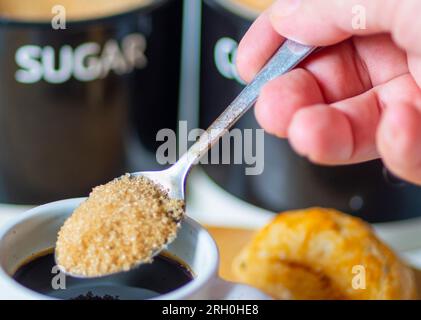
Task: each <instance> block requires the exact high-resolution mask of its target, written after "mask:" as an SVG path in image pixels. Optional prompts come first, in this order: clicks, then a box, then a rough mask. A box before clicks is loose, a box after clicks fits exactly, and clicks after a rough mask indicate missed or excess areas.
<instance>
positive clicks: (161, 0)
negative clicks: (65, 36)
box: [0, 0, 171, 31]
mask: <svg viewBox="0 0 421 320" xmlns="http://www.w3.org/2000/svg"><path fill="white" fill-rule="evenodd" d="M169 1H171V0H153V2H152V3H149V4H146V5H139V6H134V7H133V8H131V9H126V10H123V11H121V12H117V13H115V14H110V15H104V16H100V17H96V18H95V17H92V18H83V19H80V20H72V19H69V20H67V22H66V24H67V25H68V26H75V27H76V26H85V25H90V24H95V23H102V22H108V21H111V20H114V19H118V18H123V17H126V16H127V15H131V14H141V13H147V12H149V11H151V10H153V9H155V8H157V7H160V6H161V5H163V4H165V3H167V2H169ZM5 26H13V27H38V28H51V21H50V19H47V20H30V19H14V18H7V17H2V16H1V15H0V27H5ZM68 29H69V28H68ZM62 31H66V30H62Z"/></svg>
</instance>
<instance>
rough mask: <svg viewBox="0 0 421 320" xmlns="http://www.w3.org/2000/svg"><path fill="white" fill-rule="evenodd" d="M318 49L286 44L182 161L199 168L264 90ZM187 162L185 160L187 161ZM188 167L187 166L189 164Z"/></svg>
mask: <svg viewBox="0 0 421 320" xmlns="http://www.w3.org/2000/svg"><path fill="white" fill-rule="evenodd" d="M315 49H316V47H312V46H306V45H302V44H299V43H296V42H294V41H292V40H286V41H285V42H284V43H283V45H282V46H281V47H280V48H279V49H278V51H277V52H276V53H275V54H274V55H273V57H272V58H271V59H270V60H269V62H268V63H267V64H266V65H265V66H264V67H263V69H262V70H261V71H260V72H259V73H258V74H257V76H256V77H255V78H254V80H253V81H252V82H251V83H250V84H249V85H247V86H246V87H245V88H244V89H243V91H241V93H240V94H239V95H238V96H237V98H236V99H235V100H234V101H233V102H232V103H231V104H230V105H229V106H228V107H227V108H226V109H225V111H224V112H223V113H222V114H221V115H220V116H219V117H218V118H217V119H216V120H215V121H214V122H213V123H212V124H211V126H210V127H209V128H208V129H207V130H206V131H205V132H204V134H202V136H200V138H199V140H198V141H197V142H196V143H195V144H194V145H193V146H192V147H191V148H190V149H189V150H188V151H187V152H186V154H184V156H183V157H182V159H180V160H184V161H180V162H182V163H183V165H184V166H187V168H186V170H187V171H188V169H189V167H190V166H191V165H193V164H195V163H196V162H197V161H199V160H200V158H201V157H202V156H203V155H205V154H206V153H207V151H208V150H209V149H210V148H211V147H212V146H213V145H214V144H215V143H216V142H217V141H218V140H219V139H220V138H221V137H222V136H223V135H224V134H225V133H226V132H227V131H228V129H230V128H231V127H232V126H233V125H234V124H235V123H236V122H237V121H238V119H240V118H241V116H242V115H243V114H244V113H246V112H247V111H248V110H249V109H250V108H251V107H252V106H253V105H254V103H255V102H256V100H257V97H258V95H259V93H260V90H261V89H262V87H263V86H264V85H265V84H266V83H267V82H269V81H271V80H273V79H275V78H277V77H278V76H280V75H283V74H285V73H287V72H288V71H291V70H292V69H294V68H295V67H296V66H297V65H298V64H299V63H300V62H301V61H303V60H304V59H305V58H307V57H308V56H309V55H310V54H311V53H312V52H313V51H314V50H315ZM183 158H184V159H183ZM185 161H186V162H187V163H186V162H185Z"/></svg>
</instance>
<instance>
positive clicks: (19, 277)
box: [13, 250, 194, 300]
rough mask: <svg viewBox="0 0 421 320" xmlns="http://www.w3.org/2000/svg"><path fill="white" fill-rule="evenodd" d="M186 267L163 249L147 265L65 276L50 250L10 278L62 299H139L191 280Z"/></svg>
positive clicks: (39, 291) (170, 289) (19, 269)
mask: <svg viewBox="0 0 421 320" xmlns="http://www.w3.org/2000/svg"><path fill="white" fill-rule="evenodd" d="M193 277H194V276H193V273H192V271H190V269H189V267H188V266H187V265H186V264H184V263H183V262H181V261H179V260H177V258H175V257H173V256H171V255H170V254H169V253H168V252H164V253H162V254H160V255H158V256H157V257H155V258H154V261H153V262H152V263H151V264H144V265H141V266H139V267H138V268H136V269H134V270H131V271H129V272H125V273H120V274H116V275H112V276H107V277H103V278H96V279H95V278H94V279H90V278H87V279H80V278H74V277H70V276H67V275H66V276H65V275H64V274H60V273H58V271H57V267H56V266H55V261H54V254H53V253H52V250H49V251H47V252H44V253H41V254H39V255H37V256H36V257H35V258H33V259H31V260H30V261H28V262H26V263H24V264H23V265H22V266H21V267H19V268H18V270H17V271H16V272H15V274H14V276H13V278H14V279H15V280H16V281H17V282H18V283H20V284H21V285H23V286H25V287H27V288H29V289H31V290H33V291H35V292H38V293H41V294H43V295H46V296H49V297H52V298H58V299H65V300H117V299H121V300H143V299H150V298H154V297H157V296H159V295H161V294H165V293H168V292H171V291H173V290H175V289H177V288H180V287H182V286H183V285H185V284H187V283H189V282H190V281H191V280H193Z"/></svg>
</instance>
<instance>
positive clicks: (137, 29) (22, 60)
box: [0, 0, 182, 204]
mask: <svg viewBox="0 0 421 320" xmlns="http://www.w3.org/2000/svg"><path fill="white" fill-rule="evenodd" d="M132 2H133V1H132ZM181 15H182V0H154V1H151V2H150V4H145V5H139V6H137V7H135V8H134V9H131V10H130V11H124V12H121V13H116V14H112V15H111V16H106V17H96V18H92V19H83V20H71V19H70V20H69V21H66V25H65V29H63V28H62V29H60V28H58V29H54V28H53V27H52V24H51V22H50V21H28V20H13V18H5V17H3V18H1V19H0V83H1V85H0V202H3V203H16V204H37V203H43V202H49V201H53V200H57V199H62V198H69V197H77V196H85V195H87V194H88V192H89V191H90V190H91V188H92V187H93V186H95V185H98V184H101V183H104V182H106V181H108V180H110V179H112V178H114V177H116V176H119V175H120V174H122V173H124V172H126V171H127V170H129V169H130V168H129V167H128V166H129V159H128V150H127V149H128V144H129V141H135V144H137V145H140V146H141V148H139V150H141V151H142V153H141V154H140V155H138V159H137V160H136V163H135V166H136V169H139V170H141V169H142V168H148V169H150V168H151V163H154V159H155V152H154V148H155V135H156V132H158V131H159V130H160V129H161V128H167V127H169V128H175V127H176V125H177V102H178V87H177V85H174V84H176V83H177V82H178V79H179V67H180V47H181V40H180V38H181V25H182V17H181ZM0 16H1V8H0ZM168 52H171V55H168V54H167V53H168ZM162 92H166V94H165V95H163V94H162ZM129 115H130V116H129ZM129 132H132V133H133V132H134V134H131V135H130V134H129ZM139 142H140V143H139ZM143 166H144V167H143Z"/></svg>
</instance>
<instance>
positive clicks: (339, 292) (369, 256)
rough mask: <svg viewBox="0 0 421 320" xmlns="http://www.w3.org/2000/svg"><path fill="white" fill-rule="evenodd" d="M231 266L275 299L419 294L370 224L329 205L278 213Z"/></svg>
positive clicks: (410, 276) (408, 271)
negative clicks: (322, 207)
mask: <svg viewBox="0 0 421 320" xmlns="http://www.w3.org/2000/svg"><path fill="white" fill-rule="evenodd" d="M233 268H234V272H235V274H236V276H237V277H238V280H239V281H241V282H244V283H247V284H249V285H252V286H255V287H257V288H260V289H261V290H263V291H265V292H266V293H267V294H269V295H271V296H272V297H274V298H278V299H356V300H366V299H414V298H416V297H417V295H416V287H415V281H414V275H413V273H412V270H411V269H409V268H408V267H407V266H405V265H404V264H403V263H402V262H401V261H400V260H399V258H398V257H397V256H396V255H395V254H394V253H393V252H392V251H391V250H390V249H389V248H388V247H387V246H386V245H385V244H383V243H382V242H381V241H380V240H379V239H378V238H377V237H376V236H375V234H374V232H373V231H372V229H371V227H370V226H369V225H368V224H366V223H365V222H363V221H362V220H360V219H357V218H355V217H351V216H348V215H345V214H343V213H341V212H338V211H336V210H331V209H321V208H312V209H307V210H299V211H290V212H285V213H282V214H280V215H279V216H278V217H276V218H275V219H274V220H273V221H272V222H271V223H270V224H269V225H267V226H266V227H265V228H263V229H262V230H261V231H260V232H258V233H257V234H256V236H255V237H254V239H253V240H252V241H251V242H250V244H248V245H247V246H246V247H245V248H244V249H243V251H242V252H241V253H240V255H239V256H238V257H237V258H236V259H235V262H234V266H233ZM364 272H365V277H364ZM364 279H365V289H364Z"/></svg>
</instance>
